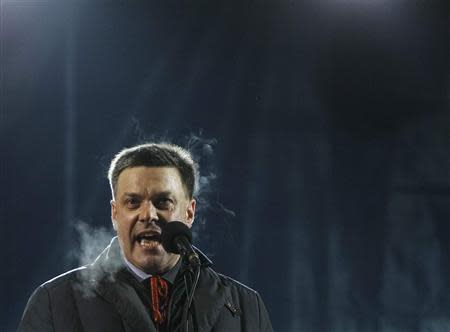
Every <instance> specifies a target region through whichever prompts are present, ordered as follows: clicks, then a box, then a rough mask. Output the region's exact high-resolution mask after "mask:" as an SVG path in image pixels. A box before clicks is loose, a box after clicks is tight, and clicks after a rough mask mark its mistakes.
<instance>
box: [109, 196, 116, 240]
mask: <svg viewBox="0 0 450 332" xmlns="http://www.w3.org/2000/svg"><path fill="white" fill-rule="evenodd" d="M110 203H111V222H112V225H113V228H114V230H115V231H116V232H117V224H116V223H117V221H116V216H117V208H116V201H114V200H111V202H110Z"/></svg>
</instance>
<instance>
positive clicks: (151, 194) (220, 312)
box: [19, 143, 272, 332]
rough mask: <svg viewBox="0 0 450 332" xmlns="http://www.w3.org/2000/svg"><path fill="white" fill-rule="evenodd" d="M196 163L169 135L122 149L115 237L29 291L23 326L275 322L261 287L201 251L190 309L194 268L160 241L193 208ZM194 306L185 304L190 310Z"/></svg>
mask: <svg viewBox="0 0 450 332" xmlns="http://www.w3.org/2000/svg"><path fill="white" fill-rule="evenodd" d="M197 176H198V175H197V167H196V164H195V163H194V161H193V159H192V157H191V155H190V154H189V152H188V151H186V150H184V149H182V148H181V147H178V146H175V145H169V144H154V143H149V144H143V145H139V146H135V147H132V148H129V149H124V150H122V151H121V152H120V153H119V154H117V155H116V157H115V158H114V159H113V161H112V162H111V165H110V169H109V173H108V178H109V182H110V186H111V192H112V200H111V219H112V224H113V227H114V230H115V231H116V232H117V237H115V238H113V239H112V241H111V243H110V245H109V246H108V247H107V248H106V249H105V250H104V251H103V252H102V253H101V254H100V256H99V257H98V258H97V259H96V260H95V261H94V262H93V263H92V264H90V265H87V266H83V267H80V268H78V269H75V270H73V271H69V272H67V273H65V274H63V275H61V276H58V277H56V278H55V279H52V280H50V281H48V282H46V283H44V284H43V285H41V286H40V287H38V288H37V289H36V290H35V292H34V293H33V294H32V296H31V297H30V299H29V301H28V304H27V307H26V308H25V312H24V314H23V317H22V320H21V322H20V325H19V331H108V332H110V331H170V332H172V331H185V328H186V324H185V321H187V322H188V323H187V327H188V329H189V331H227V332H228V331H271V330H272V327H271V324H270V320H269V317H268V314H267V312H266V309H265V307H264V304H263V302H262V300H261V298H260V296H259V295H258V293H256V292H255V291H253V290H251V289H250V288H248V287H246V286H244V285H242V284H240V283H238V282H236V281H234V280H232V279H230V278H228V277H226V276H223V275H221V274H218V273H216V272H215V271H214V270H212V268H211V264H212V263H211V261H210V260H209V259H208V258H207V257H206V256H205V255H204V254H202V253H201V252H200V251H197V253H198V255H199V256H200V261H201V266H200V277H199V280H198V284H197V287H196V288H195V293H194V297H193V302H192V306H191V307H190V309H189V312H188V314H187V315H185V312H184V306H185V303H186V300H187V298H188V293H189V289H191V287H192V286H193V280H194V279H193V273H192V268H191V267H190V266H189V264H188V263H187V261H186V260H184V259H182V258H181V257H180V256H179V255H177V254H173V253H169V252H167V251H166V250H165V249H164V247H163V246H162V244H161V232H162V229H163V228H164V225H166V224H167V223H170V222H174V221H181V222H182V223H184V224H185V225H186V226H188V227H189V228H190V227H191V226H192V223H193V222H194V217H195V207H196V205H195V204H196V202H195V199H194V198H193V197H194V192H195V187H196V181H197ZM186 312H187V311H186Z"/></svg>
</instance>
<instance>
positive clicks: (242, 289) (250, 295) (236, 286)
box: [206, 268, 259, 300]
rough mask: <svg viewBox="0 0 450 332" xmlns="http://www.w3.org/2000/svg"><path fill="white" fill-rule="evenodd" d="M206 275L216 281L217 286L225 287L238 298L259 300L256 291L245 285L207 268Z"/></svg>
mask: <svg viewBox="0 0 450 332" xmlns="http://www.w3.org/2000/svg"><path fill="white" fill-rule="evenodd" d="M206 274H208V275H209V276H210V278H213V279H216V282H218V283H219V284H221V285H223V286H224V287H226V288H227V289H228V290H229V291H230V293H231V294H232V295H235V296H238V297H240V298H242V297H244V298H246V299H254V300H257V298H259V294H258V292H257V291H256V290H254V289H252V288H250V287H248V286H247V285H244V284H243V283H241V282H240V281H237V280H236V279H233V278H231V277H229V276H227V275H224V274H221V273H218V272H216V271H215V270H213V269H212V268H208V269H207V271H206Z"/></svg>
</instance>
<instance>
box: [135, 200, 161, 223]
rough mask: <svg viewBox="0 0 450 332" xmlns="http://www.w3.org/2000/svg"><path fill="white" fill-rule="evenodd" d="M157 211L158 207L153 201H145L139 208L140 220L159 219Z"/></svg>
mask: <svg viewBox="0 0 450 332" xmlns="http://www.w3.org/2000/svg"><path fill="white" fill-rule="evenodd" d="M156 212H157V211H156V207H155V206H154V205H153V203H152V202H151V201H145V202H144V203H143V204H142V206H141V209H140V210H139V221H157V220H158V219H159V217H158V214H157V213H156Z"/></svg>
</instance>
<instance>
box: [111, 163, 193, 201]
mask: <svg viewBox="0 0 450 332" xmlns="http://www.w3.org/2000/svg"><path fill="white" fill-rule="evenodd" d="M116 192H117V196H121V195H123V194H124V193H129V192H132V193H138V194H142V195H152V194H155V193H160V192H170V193H172V194H174V195H175V194H176V195H187V192H186V189H185V186H184V184H183V181H182V180H181V176H180V172H179V171H178V169H177V168H175V167H146V166H139V167H129V168H126V169H124V170H123V171H122V172H121V173H120V175H119V178H118V179H117V188H116Z"/></svg>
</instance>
